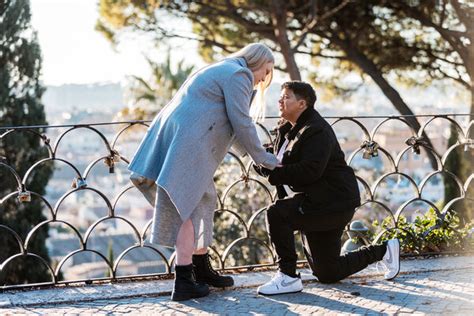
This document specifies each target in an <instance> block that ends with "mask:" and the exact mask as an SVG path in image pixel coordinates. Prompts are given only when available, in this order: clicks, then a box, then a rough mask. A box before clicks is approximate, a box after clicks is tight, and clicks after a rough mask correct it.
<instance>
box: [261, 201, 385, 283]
mask: <svg viewBox="0 0 474 316" xmlns="http://www.w3.org/2000/svg"><path fill="white" fill-rule="evenodd" d="M301 199H302V195H295V196H294V197H292V198H286V199H280V200H277V201H276V202H275V203H274V204H272V205H270V206H269V207H268V208H267V219H268V225H269V227H268V229H269V232H270V239H271V241H272V243H273V244H274V246H275V250H276V253H277V255H278V261H277V262H278V265H279V268H280V271H281V272H283V273H285V274H287V275H290V276H294V275H295V274H296V261H297V255H296V249H295V237H294V231H301V232H302V233H303V236H304V239H305V240H304V244H305V255H306V257H307V259H308V262H309V264H310V267H311V269H312V270H313V274H314V275H315V276H316V277H317V278H318V280H319V281H320V282H322V283H333V282H337V281H339V280H342V279H344V278H346V277H348V276H349V275H352V274H354V273H356V272H359V271H361V270H363V269H364V268H366V267H367V266H368V265H369V264H371V263H374V262H376V261H379V260H382V257H383V256H384V254H385V251H386V246H385V244H382V245H371V246H367V247H363V248H360V249H358V250H356V251H353V252H349V253H347V254H345V255H343V256H341V255H340V253H341V237H342V234H343V232H344V228H345V226H346V225H347V224H348V223H349V222H350V221H351V219H352V216H353V215H354V209H347V210H341V211H337V212H333V213H329V214H320V213H317V212H314V213H310V214H302V213H301V212H300V211H299V206H300V205H301Z"/></svg>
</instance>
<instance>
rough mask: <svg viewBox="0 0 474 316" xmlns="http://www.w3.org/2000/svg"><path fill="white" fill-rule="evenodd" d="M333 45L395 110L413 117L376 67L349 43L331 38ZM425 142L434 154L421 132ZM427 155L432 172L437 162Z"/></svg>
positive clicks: (414, 121)
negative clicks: (374, 85) (335, 45)
mask: <svg viewBox="0 0 474 316" xmlns="http://www.w3.org/2000/svg"><path fill="white" fill-rule="evenodd" d="M331 40H332V41H333V42H334V43H337V45H338V46H339V47H340V48H341V49H342V50H343V51H344V52H345V53H346V55H347V58H348V59H349V60H350V61H352V62H353V63H355V64H356V65H358V66H359V67H360V68H361V69H362V70H363V71H364V72H365V73H366V74H368V75H369V76H370V77H371V78H372V80H374V82H375V83H376V84H377V85H378V86H379V88H380V89H381V90H382V92H383V94H384V95H385V96H386V97H387V99H389V100H390V102H391V103H392V104H393V106H394V107H395V109H397V111H398V112H399V113H400V114H402V115H414V113H413V111H412V110H411V109H410V108H409V107H408V105H407V104H406V103H405V101H403V99H402V97H401V96H400V94H399V93H398V91H397V90H395V88H393V87H392V86H391V85H390V83H389V82H388V81H387V80H386V79H385V78H384V77H383V75H382V72H381V71H380V70H379V69H378V68H377V66H376V65H375V64H374V63H373V62H372V61H371V60H369V59H368V58H367V57H366V56H365V55H364V54H363V53H361V52H360V51H358V50H357V49H356V48H355V47H352V46H351V45H350V44H349V43H347V42H346V41H343V40H341V39H339V38H337V39H336V38H332V39H331ZM405 119H406V120H407V122H408V123H409V124H410V126H412V127H413V129H414V130H415V131H416V132H418V131H419V130H420V128H421V125H420V123H419V122H418V120H417V119H416V117H406V118H405ZM422 136H423V137H424V138H425V140H426V141H427V143H428V146H429V147H431V148H432V149H433V151H434V152H435V153H436V150H435V149H434V147H433V144H432V142H431V140H430V139H429V137H428V135H426V133H425V132H423V135H422ZM427 153H428V158H429V160H430V163H431V166H432V167H433V169H434V170H437V169H438V162H437V160H436V157H435V156H434V155H433V154H432V153H431V152H430V151H429V150H427Z"/></svg>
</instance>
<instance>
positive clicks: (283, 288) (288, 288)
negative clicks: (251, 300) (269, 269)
mask: <svg viewBox="0 0 474 316" xmlns="http://www.w3.org/2000/svg"><path fill="white" fill-rule="evenodd" d="M302 290H303V282H301V278H300V277H296V278H292V277H290V276H288V275H286V274H284V273H282V272H280V271H278V272H277V274H275V276H274V277H273V278H272V279H271V280H270V281H269V282H267V283H265V284H264V285H262V286H260V287H259V288H258V290H257V293H258V294H262V295H275V294H287V293H296V292H301V291H302Z"/></svg>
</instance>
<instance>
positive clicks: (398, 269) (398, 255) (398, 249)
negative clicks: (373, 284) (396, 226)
mask: <svg viewBox="0 0 474 316" xmlns="http://www.w3.org/2000/svg"><path fill="white" fill-rule="evenodd" d="M397 244H398V248H397V250H396V252H397V257H398V268H397V273H395V275H394V276H393V277H390V278H386V279H385V280H387V281H390V280H393V279H395V278H396V277H397V275H398V274H399V273H400V241H398V240H397Z"/></svg>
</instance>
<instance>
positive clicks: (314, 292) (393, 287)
mask: <svg viewBox="0 0 474 316" xmlns="http://www.w3.org/2000/svg"><path fill="white" fill-rule="evenodd" d="M303 272H304V273H305V276H304V279H305V288H304V290H303V292H302V293H298V294H288V295H279V296H272V297H265V296H259V295H257V294H256V288H255V286H257V285H258V284H261V283H262V282H263V280H266V279H268V278H269V276H270V275H271V273H270V274H269V273H246V274H242V275H237V276H236V281H238V282H236V283H237V285H238V286H239V287H238V288H235V289H230V290H224V291H222V290H221V291H213V292H212V293H211V294H210V295H209V296H208V297H206V298H202V299H198V300H190V301H186V302H181V303H177V302H171V301H170V300H169V296H168V295H169V291H157V290H156V282H154V283H155V291H154V292H152V291H149V292H148V293H143V294H141V295H139V296H137V295H136V294H133V293H134V292H133V289H135V288H136V287H140V286H141V285H145V283H146V282H143V283H140V282H135V283H128V284H122V285H121V286H123V287H126V286H129V287H130V289H131V290H130V292H128V293H129V296H128V297H125V296H124V293H123V292H122V293H121V294H122V298H119V297H116V298H114V297H113V296H110V295H109V294H108V292H107V290H106V289H107V286H86V287H82V289H89V290H90V291H85V290H83V291H79V292H81V293H84V292H89V293H94V294H93V296H92V297H89V298H86V297H84V296H83V297H82V299H81V297H80V296H77V295H76V296H75V297H74V296H70V297H67V295H59V296H61V297H63V302H62V303H59V300H58V295H57V294H56V296H53V299H52V300H51V299H49V298H51V297H52V296H51V294H52V293H53V292H54V291H55V292H60V293H62V294H65V293H66V292H67V291H66V290H71V289H60V288H56V289H50V290H39V291H38V290H36V291H28V292H17V293H1V294H0V314H2V315H5V314H83V313H87V314H123V313H132V314H138V313H141V314H158V313H160V314H173V315H184V314H229V315H235V314H257V315H269V314H273V315H283V314H285V315H297V314H303V315H307V314H314V313H316V314H378V313H383V314H404V313H407V314H408V313H409V314H412V313H416V314H451V315H474V282H473V280H474V257H472V256H464V257H442V258H436V259H417V260H404V261H402V273H401V274H400V275H399V276H398V277H397V278H396V279H395V280H394V281H384V280H382V279H381V276H380V275H378V274H377V273H376V271H375V270H374V268H373V267H371V268H370V269H367V270H365V271H364V272H362V273H359V274H358V275H356V277H351V278H348V279H346V280H343V281H341V282H338V283H336V284H329V285H327V284H321V283H318V282H316V281H315V280H314V278H311V277H310V276H309V275H307V271H306V270H303ZM243 280H247V281H248V282H247V283H248V284H245V282H243ZM250 280H253V282H255V280H257V281H258V283H257V284H255V283H252V282H250V283H249V281H250ZM168 282H169V281H168ZM149 283H153V282H149ZM169 283H170V282H169ZM132 285H133V286H132ZM108 286H109V287H110V286H117V284H115V285H108ZM145 287H146V286H145ZM91 288H92V290H91ZM104 289H105V291H104ZM76 290H77V288H76ZM122 290H125V291H127V289H126V288H122ZM48 291H51V292H50V293H49V294H48ZM101 291H102V292H103V293H102V292H101ZM77 292H78V291H76V293H77ZM45 293H46V294H45ZM104 293H105V294H104ZM116 294H117V293H116ZM69 295H70V294H69ZM32 296H36V297H37V298H36V301H35V300H34V299H32V298H31V297H32ZM29 297H30V300H28V298H29ZM38 297H39V299H38ZM48 297H49V298H48ZM107 297H109V298H107ZM99 298H100V299H99ZM104 298H106V299H104ZM7 299H8V302H9V304H8V303H7ZM46 302H48V303H46ZM55 302H56V303H55ZM2 303H3V305H2ZM2 306H3V308H2Z"/></svg>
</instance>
